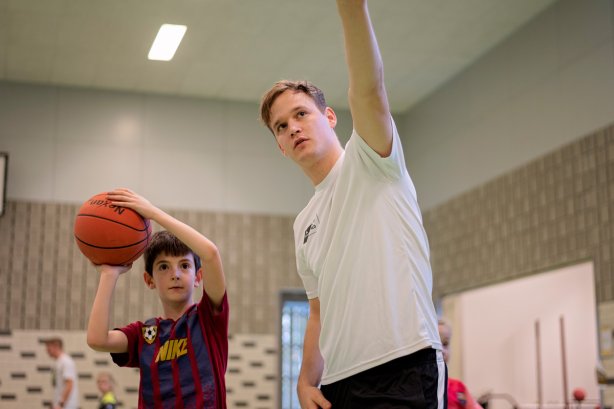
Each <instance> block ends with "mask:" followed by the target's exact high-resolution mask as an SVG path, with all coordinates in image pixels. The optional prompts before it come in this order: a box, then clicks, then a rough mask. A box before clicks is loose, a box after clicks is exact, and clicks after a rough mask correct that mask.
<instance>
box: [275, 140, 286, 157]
mask: <svg viewBox="0 0 614 409" xmlns="http://www.w3.org/2000/svg"><path fill="white" fill-rule="evenodd" d="M277 147H278V148H279V150H280V151H281V154H282V155H284V156H286V151H285V150H284V148H282V147H281V145H280V144H279V142H277Z"/></svg>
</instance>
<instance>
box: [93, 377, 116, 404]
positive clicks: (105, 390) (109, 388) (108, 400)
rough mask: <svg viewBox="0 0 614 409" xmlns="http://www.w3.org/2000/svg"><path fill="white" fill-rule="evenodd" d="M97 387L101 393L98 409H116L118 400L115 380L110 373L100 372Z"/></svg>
mask: <svg viewBox="0 0 614 409" xmlns="http://www.w3.org/2000/svg"><path fill="white" fill-rule="evenodd" d="M96 386H98V390H99V391H100V393H101V396H100V401H99V402H98V409H116V408H117V398H116V397H115V392H113V390H114V389H115V379H113V375H111V373H110V372H99V373H98V376H97V377H96Z"/></svg>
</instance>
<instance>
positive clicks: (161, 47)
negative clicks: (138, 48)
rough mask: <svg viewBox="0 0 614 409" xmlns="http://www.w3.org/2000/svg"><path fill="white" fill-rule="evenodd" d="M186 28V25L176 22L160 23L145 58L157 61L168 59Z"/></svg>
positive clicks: (171, 56) (173, 52)
mask: <svg viewBox="0 0 614 409" xmlns="http://www.w3.org/2000/svg"><path fill="white" fill-rule="evenodd" d="M187 29H188V28H187V27H186V26H181V25H177V24H162V26H160V30H159V31H158V35H157V36H156V39H155V40H154V42H153V44H152V45H151V49H150V50H149V55H148V56H147V58H149V59H150V60H157V61H170V60H171V59H172V58H173V56H174V55H175V51H177V47H179V43H181V39H182V38H183V35H184V34H185V31H186V30H187Z"/></svg>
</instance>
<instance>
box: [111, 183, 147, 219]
mask: <svg viewBox="0 0 614 409" xmlns="http://www.w3.org/2000/svg"><path fill="white" fill-rule="evenodd" d="M107 199H108V200H110V201H111V203H113V204H114V205H115V206H121V207H127V208H129V209H132V210H134V211H136V212H138V213H139V214H140V215H141V216H143V217H144V218H146V219H153V218H154V216H155V214H156V211H157V210H158V208H157V207H155V206H154V205H152V204H151V203H150V202H149V200H147V199H145V198H144V197H143V196H141V195H138V194H136V193H134V192H133V191H132V190H130V189H125V188H119V189H115V190H113V191H111V192H109V193H107Z"/></svg>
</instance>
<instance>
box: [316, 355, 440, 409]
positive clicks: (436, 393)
mask: <svg viewBox="0 0 614 409" xmlns="http://www.w3.org/2000/svg"><path fill="white" fill-rule="evenodd" d="M447 385H448V369H447V367H446V365H445V363H444V361H443V356H442V354H441V352H439V351H436V350H434V349H430V348H428V349H423V350H420V351H418V352H415V353H413V354H411V355H407V356H404V357H401V358H397V359H395V360H393V361H390V362H386V363H384V364H382V365H379V366H376V367H375V368H371V369H367V370H366V371H363V372H360V373H357V374H356V375H352V376H350V377H349V378H345V379H342V380H340V381H338V382H334V383H331V384H328V385H322V386H321V387H320V389H321V390H322V393H323V394H324V397H326V399H328V400H329V401H330V402H331V403H332V406H333V409H342V408H348V409H363V408H364V409H405V408H412V409H447V407H448V399H447V391H446V388H447Z"/></svg>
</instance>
